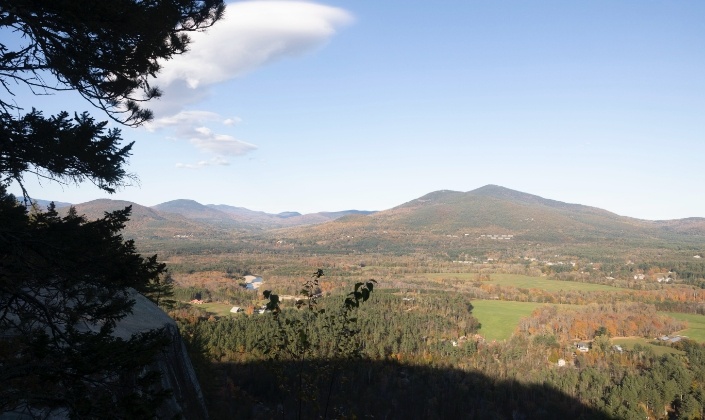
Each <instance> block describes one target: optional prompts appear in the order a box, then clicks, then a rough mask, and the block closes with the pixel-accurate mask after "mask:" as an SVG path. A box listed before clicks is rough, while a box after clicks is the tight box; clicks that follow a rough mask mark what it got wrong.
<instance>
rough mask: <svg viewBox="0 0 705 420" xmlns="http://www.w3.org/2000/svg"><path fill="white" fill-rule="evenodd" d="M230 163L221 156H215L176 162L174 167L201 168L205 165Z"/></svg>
mask: <svg viewBox="0 0 705 420" xmlns="http://www.w3.org/2000/svg"><path fill="white" fill-rule="evenodd" d="M228 165H230V163H229V162H228V161H227V160H225V159H223V158H221V157H215V158H213V159H211V160H201V161H199V162H196V163H177V164H176V167H177V168H179V169H201V168H205V167H206V166H228Z"/></svg>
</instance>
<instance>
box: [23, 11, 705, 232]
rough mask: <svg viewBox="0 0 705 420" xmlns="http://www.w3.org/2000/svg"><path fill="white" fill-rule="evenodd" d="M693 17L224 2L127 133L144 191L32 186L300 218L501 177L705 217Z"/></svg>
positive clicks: (570, 196) (511, 184)
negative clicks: (151, 117)
mask: <svg viewBox="0 0 705 420" xmlns="http://www.w3.org/2000/svg"><path fill="white" fill-rule="evenodd" d="M704 18H705V2H702V1H679V2H672V1H641V0H640V1H620V2H615V1H590V2H572V1H531V2H527V1H489V0H488V1H469V0H463V1H433V2H432V1H420V0H419V1H408V0H407V1H396V0H387V1H384V2H378V1H368V0H357V1H330V2H325V3H323V2H319V3H311V2H296V1H276V2H275V1H249V2H236V3H231V4H229V7H228V9H227V11H226V18H225V19H224V20H223V21H221V22H219V23H217V24H216V26H215V27H213V28H212V29H211V30H210V31H209V32H208V33H206V34H202V35H200V34H199V35H198V36H197V37H195V39H194V43H193V45H192V51H191V52H189V53H188V54H186V55H184V56H181V57H179V58H178V59H177V60H173V61H170V62H167V63H165V66H164V70H163V72H162V73H161V74H160V75H159V77H158V78H157V80H156V84H157V85H159V86H161V87H162V88H163V89H164V92H165V95H164V96H163V97H162V98H161V99H160V100H159V101H158V102H156V103H154V104H153V106H152V108H153V109H154V111H155V115H156V119H155V121H154V122H153V123H151V125H149V126H147V127H143V128H138V129H128V128H125V129H124V130H123V137H124V138H125V139H126V140H135V141H136V144H135V148H134V155H133V157H132V159H131V162H130V167H129V170H130V171H131V172H133V173H135V174H136V175H137V176H138V177H139V179H140V185H139V186H133V187H127V188H125V189H123V190H121V191H120V192H118V193H117V194H114V195H112V196H109V195H107V194H105V193H102V192H101V191H99V190H97V189H96V188H94V187H92V186H90V185H81V186H79V187H72V186H59V185H55V184H49V183H46V182H45V183H43V184H42V185H41V186H38V185H35V183H34V182H33V181H32V180H31V179H30V178H28V179H27V181H28V187H29V191H30V193H31V194H32V195H33V196H35V197H37V198H44V199H53V200H58V201H67V202H72V203H80V202H84V201H89V200H92V199H96V198H113V199H123V200H129V201H134V202H137V203H139V204H143V205H155V204H159V203H161V202H165V201H169V200H173V199H178V198H189V199H194V200H196V201H199V202H200V203H203V204H229V205H234V206H241V207H247V208H249V209H252V210H262V211H267V212H272V213H276V212H281V211H299V212H302V213H310V212H316V211H336V210H345V209H360V210H384V209H388V208H391V207H394V206H396V205H399V204H402V203H404V202H406V201H409V200H412V199H414V198H417V197H419V196H421V195H424V194H426V193H429V192H431V191H435V190H440V189H450V190H458V191H469V190H472V189H475V188H478V187H481V186H483V185H486V184H497V185H502V186H505V187H508V188H512V189H516V190H519V191H524V192H528V193H531V194H536V195H540V196H542V197H545V198H551V199H556V200H560V201H565V202H571V203H579V204H585V205H591V206H595V207H600V208H603V209H606V210H609V211H612V212H615V213H617V214H620V215H625V216H631V217H638V218H643V219H652V220H655V219H674V218H683V217H695V216H697V217H705V183H704V182H703V175H705V168H703V156H705V76H703V75H704V74H705V70H704V69H705V25H703V19H704ZM26 100H28V101H34V102H32V104H35V103H36V104H37V106H38V107H39V108H42V109H46V110H47V112H52V111H54V112H55V111H58V110H59V109H68V110H70V111H73V110H77V111H82V110H89V109H90V108H89V105H88V104H87V103H85V102H82V101H81V100H80V98H75V97H74V96H72V95H64V94H62V95H56V96H53V97H43V98H38V99H37V98H26ZM94 115H96V117H97V118H99V117H101V116H100V114H99V112H98V111H97V110H96V111H95V112H94ZM14 192H17V190H14Z"/></svg>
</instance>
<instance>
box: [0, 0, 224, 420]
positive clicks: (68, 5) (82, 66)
mask: <svg viewBox="0 0 705 420" xmlns="http://www.w3.org/2000/svg"><path fill="white" fill-rule="evenodd" d="M223 7H224V6H223V3H222V0H200V1H199V0H150V1H142V0H114V1H93V0H53V1H34V0H0V31H3V32H5V34H10V33H13V34H14V38H15V39H13V40H11V41H5V40H9V37H5V36H3V41H0V87H1V88H2V94H1V95H0V414H1V413H5V412H23V413H25V414H29V415H31V416H40V417H45V416H50V415H51V414H59V415H61V416H68V417H71V418H101V419H102V418H152V417H154V413H155V412H156V410H157V407H158V406H159V405H160V402H161V400H162V398H163V397H164V396H165V395H166V393H167V390H163V389H159V387H157V386H155V385H156V383H157V380H158V377H157V376H155V374H154V373H150V371H149V370H148V369H145V367H146V366H148V365H149V364H150V363H151V362H152V361H153V360H154V356H155V355H156V354H157V353H158V352H159V351H161V350H162V349H163V347H164V345H165V344H167V343H168V338H167V337H165V336H164V335H163V334H162V331H159V330H157V331H146V332H144V333H141V334H138V335H134V336H132V337H116V336H115V334H114V332H115V327H116V325H117V323H118V322H119V321H120V320H121V319H123V318H124V317H125V316H127V315H129V313H130V311H131V308H132V306H133V305H134V298H133V297H134V293H136V292H139V293H143V294H145V295H146V296H148V297H152V298H153V299H155V300H156V299H158V297H159V296H163V293H164V291H165V289H167V288H168V284H165V282H164V281H162V277H163V274H164V272H165V267H164V265H163V264H160V263H158V262H157V259H156V256H152V257H149V258H145V257H142V256H140V255H139V254H137V253H136V250H135V245H134V243H133V242H132V241H125V240H124V239H123V238H122V236H121V235H120V231H121V230H122V228H123V227H124V224H125V222H126V221H127V220H128V217H129V214H130V208H129V207H128V208H126V209H124V210H121V211H116V212H113V213H109V214H106V215H105V217H103V218H102V219H99V220H96V221H87V220H86V219H84V218H83V217H80V216H78V215H77V214H76V212H75V211H71V212H69V214H68V215H67V216H65V217H60V216H59V215H58V213H57V212H56V211H55V209H54V207H53V205H52V206H50V207H49V209H48V211H47V212H33V213H32V214H31V215H30V214H28V212H27V210H26V208H25V206H22V205H20V204H19V203H18V202H17V200H16V198H15V197H14V196H12V195H11V194H8V193H7V187H8V186H9V185H10V183H12V182H13V181H14V182H16V183H17V185H19V187H20V188H21V189H22V192H23V195H24V199H25V203H27V201H28V200H29V199H30V194H29V192H28V191H27V190H26V189H25V187H24V184H23V177H24V176H25V175H27V174H32V175H35V176H39V177H40V178H43V179H47V180H50V181H56V182H60V183H65V184H66V183H80V182H83V181H86V180H87V181H90V182H92V183H94V184H95V185H97V186H98V187H99V188H101V189H103V190H104V191H106V192H109V193H112V192H114V191H115V190H116V188H118V187H121V186H124V185H126V184H127V182H128V181H129V180H130V178H131V175H130V174H128V173H127V172H126V170H125V165H126V163H127V159H128V157H129V156H130V151H131V147H132V143H129V144H127V145H121V142H122V137H121V132H120V130H119V129H111V130H106V124H107V122H105V121H101V122H97V121H95V120H94V119H93V118H92V117H91V116H90V115H89V114H88V113H87V112H83V113H75V112H74V113H73V115H74V116H73V117H71V116H70V115H71V113H69V112H68V111H63V112H60V113H59V114H57V115H54V116H49V117H46V116H44V115H43V113H42V112H41V111H39V110H36V109H34V108H31V110H29V111H27V110H26V108H25V107H26V106H27V104H19V103H17V102H16V101H15V98H16V97H15V96H14V92H13V90H12V89H13V87H17V86H20V85H25V86H26V87H29V88H30V89H32V91H33V92H35V93H38V94H46V93H51V92H52V91H61V90H75V91H77V92H78V93H80V94H81V95H82V96H83V97H84V98H86V99H87V100H88V101H89V102H90V103H92V104H93V105H95V106H96V107H98V108H100V109H102V110H103V111H105V112H106V113H107V115H108V116H109V117H110V118H112V119H113V120H115V121H118V122H120V123H123V124H126V125H139V124H141V123H142V122H144V121H147V120H148V119H150V118H151V112H149V110H147V109H144V108H143V107H142V105H141V104H142V103H143V102H144V101H148V100H150V99H152V98H155V97H157V96H159V94H160V92H159V90H158V89H157V88H155V87H153V86H150V85H149V77H151V76H154V75H155V73H156V72H157V71H158V70H159V68H160V64H159V63H160V60H167V59H169V58H170V57H172V56H173V55H175V54H181V53H183V52H185V51H186V49H187V46H188V44H189V37H188V32H190V31H196V30H202V29H205V28H207V27H209V26H210V25H212V24H213V23H214V22H215V21H216V20H218V19H219V18H220V16H222V13H223ZM30 105H31V104H30Z"/></svg>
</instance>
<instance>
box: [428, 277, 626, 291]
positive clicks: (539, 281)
mask: <svg viewBox="0 0 705 420" xmlns="http://www.w3.org/2000/svg"><path fill="white" fill-rule="evenodd" d="M427 276H428V278H429V279H433V280H437V279H443V278H445V279H459V280H467V281H477V273H431V274H428V275H427ZM482 283H487V284H494V285H497V286H512V287H516V288H520V289H541V290H545V291H547V292H560V291H565V292H568V291H583V292H602V291H615V290H624V289H621V288H618V287H613V286H607V285H604V284H595V283H582V282H576V281H562V280H553V279H548V278H546V277H534V276H526V275H522V274H502V273H492V274H490V275H489V280H483V281H482Z"/></svg>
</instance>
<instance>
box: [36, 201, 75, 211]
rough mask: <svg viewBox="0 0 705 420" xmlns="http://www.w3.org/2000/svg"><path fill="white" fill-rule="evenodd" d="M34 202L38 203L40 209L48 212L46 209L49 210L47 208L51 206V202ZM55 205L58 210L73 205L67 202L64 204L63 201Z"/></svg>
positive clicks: (55, 202)
mask: <svg viewBox="0 0 705 420" xmlns="http://www.w3.org/2000/svg"><path fill="white" fill-rule="evenodd" d="M34 201H35V202H36V203H37V205H38V206H39V208H40V209H42V210H46V208H47V207H48V206H49V204H50V203H51V200H34ZM54 205H55V206H56V208H59V207H67V206H70V205H71V203H65V202H63V201H54Z"/></svg>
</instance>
